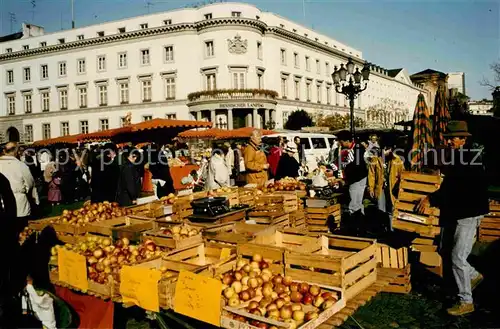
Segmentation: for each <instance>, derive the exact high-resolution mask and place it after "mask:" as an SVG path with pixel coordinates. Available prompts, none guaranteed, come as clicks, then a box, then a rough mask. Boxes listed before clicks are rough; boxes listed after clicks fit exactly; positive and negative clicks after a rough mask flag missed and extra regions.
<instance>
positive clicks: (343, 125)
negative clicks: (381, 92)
mask: <svg viewBox="0 0 500 329" xmlns="http://www.w3.org/2000/svg"><path fill="white" fill-rule="evenodd" d="M316 124H317V125H318V126H320V127H329V128H330V130H331V131H335V130H340V129H349V128H350V126H351V116H350V115H349V114H339V113H334V114H331V115H326V116H323V115H322V116H319V117H318V118H317V119H316ZM354 126H355V127H356V128H363V127H365V126H366V122H365V121H364V120H363V119H362V118H359V117H354Z"/></svg>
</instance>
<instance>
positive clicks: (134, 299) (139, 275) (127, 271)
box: [120, 266, 161, 312]
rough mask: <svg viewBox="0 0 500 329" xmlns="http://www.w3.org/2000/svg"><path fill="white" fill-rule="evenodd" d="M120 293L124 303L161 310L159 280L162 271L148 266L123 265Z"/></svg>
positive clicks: (149, 309) (151, 309)
mask: <svg viewBox="0 0 500 329" xmlns="http://www.w3.org/2000/svg"><path fill="white" fill-rule="evenodd" d="M120 278H121V282H120V294H121V295H122V298H123V302H124V303H133V304H135V305H138V306H140V307H142V308H143V309H145V310H148V311H153V312H159V311H160V303H159V300H158V281H159V280H160V279H161V272H160V271H157V270H152V269H149V268H146V267H136V266H123V267H122V269H121V271H120Z"/></svg>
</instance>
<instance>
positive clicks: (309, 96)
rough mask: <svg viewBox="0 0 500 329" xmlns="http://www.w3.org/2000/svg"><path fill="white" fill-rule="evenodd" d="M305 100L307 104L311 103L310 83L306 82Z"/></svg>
mask: <svg viewBox="0 0 500 329" xmlns="http://www.w3.org/2000/svg"><path fill="white" fill-rule="evenodd" d="M306 100H307V101H308V102H310V101H311V83H310V82H306Z"/></svg>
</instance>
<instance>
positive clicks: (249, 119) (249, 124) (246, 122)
mask: <svg viewBox="0 0 500 329" xmlns="http://www.w3.org/2000/svg"><path fill="white" fill-rule="evenodd" d="M245 125H246V126H247V127H251V126H252V114H251V113H248V114H247V116H246V120H245Z"/></svg>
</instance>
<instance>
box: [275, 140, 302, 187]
mask: <svg viewBox="0 0 500 329" xmlns="http://www.w3.org/2000/svg"><path fill="white" fill-rule="evenodd" d="M296 153H297V146H296V145H295V143H293V142H289V143H287V144H286V147H285V152H284V153H283V154H282V155H281V157H280V159H279V162H278V165H277V168H276V176H275V179H276V180H280V179H282V178H285V177H292V178H297V177H299V169H300V165H299V163H298V162H297V159H295V157H294V156H295V154H296Z"/></svg>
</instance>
